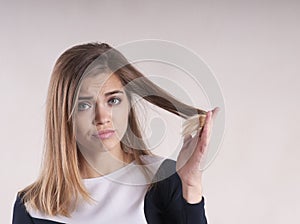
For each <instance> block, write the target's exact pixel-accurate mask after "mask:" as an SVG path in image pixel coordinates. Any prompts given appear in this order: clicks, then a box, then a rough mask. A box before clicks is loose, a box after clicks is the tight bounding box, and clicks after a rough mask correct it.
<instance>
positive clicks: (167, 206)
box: [144, 159, 207, 224]
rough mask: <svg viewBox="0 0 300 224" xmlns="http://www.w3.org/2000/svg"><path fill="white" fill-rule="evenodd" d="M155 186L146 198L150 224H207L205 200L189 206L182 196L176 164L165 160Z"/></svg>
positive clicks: (145, 207) (146, 214) (146, 212)
mask: <svg viewBox="0 0 300 224" xmlns="http://www.w3.org/2000/svg"><path fill="white" fill-rule="evenodd" d="M155 178H156V179H155V180H154V182H155V183H154V184H153V186H152V188H151V189H150V190H149V191H148V192H147V194H146V196H145V204H144V210H145V216H146V220H147V222H148V223H149V224H169V223H170V224H171V223H172V224H207V220H206V215H205V209H204V205H205V202H204V198H202V200H201V201H200V202H199V203H197V204H189V203H188V202H186V200H185V199H184V198H183V196H182V186H181V180H180V177H179V176H178V174H177V172H176V162H175V161H173V160H169V159H167V160H165V161H164V162H163V163H162V165H161V166H160V168H159V170H158V172H157V173H156V176H155Z"/></svg>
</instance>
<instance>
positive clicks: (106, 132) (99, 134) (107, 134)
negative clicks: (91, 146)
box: [93, 129, 115, 140]
mask: <svg viewBox="0 0 300 224" xmlns="http://www.w3.org/2000/svg"><path fill="white" fill-rule="evenodd" d="M114 134H115V130H111V129H107V130H101V131H98V132H97V133H95V134H93V136H95V137H98V138H100V139H101V140H103V139H108V138H110V137H111V136H112V135H114Z"/></svg>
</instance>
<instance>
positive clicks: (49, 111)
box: [19, 43, 206, 217]
mask: <svg viewBox="0 0 300 224" xmlns="http://www.w3.org/2000/svg"><path fill="white" fill-rule="evenodd" d="M100 56H102V58H101V66H100V67H101V69H103V72H111V71H113V72H114V74H116V75H117V76H118V77H119V79H120V80H121V82H122V84H123V86H126V87H127V88H126V92H127V94H128V97H129V99H130V97H131V94H132V93H134V94H137V95H140V96H142V97H143V98H144V99H145V100H147V101H148V102H150V103H152V104H154V105H156V106H158V107H161V108H163V109H165V110H167V111H169V112H171V113H173V114H176V115H178V116H180V117H182V118H188V117H190V116H193V115H195V114H206V112H205V111H203V110H200V109H197V108H194V107H192V106H189V105H186V104H184V103H182V102H180V101H178V100H176V99H175V98H174V97H173V96H171V95H170V94H168V93H167V92H166V91H164V90H163V89H161V88H160V87H158V86H157V85H155V84H154V83H152V82H151V81H150V80H149V79H147V78H145V76H144V75H143V74H142V73H140V72H139V71H138V70H137V69H135V68H134V67H133V66H132V65H131V64H130V63H129V62H128V61H127V59H126V58H125V57H124V56H123V55H122V54H121V53H120V52H119V51H117V50H116V49H114V48H112V47H110V46H109V45H108V44H105V43H88V44H82V45H78V46H74V47H72V48H70V49H68V50H67V51H65V52H64V53H63V54H62V55H61V56H60V57H59V58H58V60H57V61H56V64H55V66H54V69H53V72H52V76H51V80H50V83H49V89H48V96H47V107H46V125H45V146H44V156H43V163H42V168H41V172H40V175H39V177H38V179H37V180H36V181H35V182H34V183H33V184H31V185H29V186H28V187H26V188H25V189H23V190H22V191H20V192H19V194H20V196H21V197H22V199H23V202H24V203H28V204H29V205H30V206H31V207H32V208H34V209H37V210H39V211H41V212H43V213H45V214H48V215H62V216H67V217H68V216H70V214H71V212H72V211H73V210H74V209H75V208H76V205H77V203H78V201H79V200H81V199H84V200H90V199H91V198H90V195H89V193H88V192H87V190H86V189H85V187H84V185H83V183H82V177H81V170H82V169H83V168H84V166H85V163H86V161H85V159H84V158H83V156H82V155H81V153H80V150H79V149H78V147H77V144H76V139H75V124H74V119H73V118H74V116H73V115H74V107H75V105H76V100H77V99H76V97H74V96H76V95H77V92H78V87H79V86H80V83H81V81H82V79H83V77H84V75H85V74H86V71H87V69H88V68H89V66H90V65H91V64H92V63H93V62H95V60H97V59H99V57H100ZM103 56H105V57H103ZM120 65H121V66H120ZM139 78H141V79H139ZM132 81H134V82H132ZM128 119H129V120H128V128H129V129H130V132H129V131H128V132H126V133H125V136H124V137H123V140H122V141H121V147H122V149H123V150H124V151H128V150H130V151H131V152H132V156H133V159H134V160H136V161H137V163H138V164H142V161H141V159H140V156H141V155H147V154H151V153H150V151H149V150H147V148H146V145H145V143H144V142H143V140H142V134H141V131H140V128H139V125H138V123H137V119H136V115H135V111H134V110H133V108H131V111H130V113H129V118H128ZM130 133H133V134H134V135H135V136H136V137H138V138H135V139H138V141H133V140H132V139H133V138H132V136H130ZM130 141H133V142H130ZM140 149H143V150H140Z"/></svg>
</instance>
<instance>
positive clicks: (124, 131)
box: [13, 43, 215, 224]
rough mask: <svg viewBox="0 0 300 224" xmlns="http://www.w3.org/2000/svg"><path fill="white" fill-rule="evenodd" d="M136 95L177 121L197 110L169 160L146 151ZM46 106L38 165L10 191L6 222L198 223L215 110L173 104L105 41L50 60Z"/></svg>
mask: <svg viewBox="0 0 300 224" xmlns="http://www.w3.org/2000/svg"><path fill="white" fill-rule="evenodd" d="M137 97H140V98H143V99H144V100H146V101H148V102H150V103H151V104H154V105H156V106H158V107H160V108H162V109H165V110H167V111H169V112H171V113H173V114H175V115H177V116H180V117H182V118H184V119H187V118H189V117H191V116H193V115H195V114H202V115H205V116H206V119H205V125H204V126H203V127H202V129H201V131H198V132H197V135H196V136H195V137H193V138H192V137H191V136H190V135H189V136H185V140H184V144H183V146H182V149H181V152H180V154H179V156H178V159H177V162H175V161H172V160H169V159H163V158H160V157H158V156H155V155H153V154H152V153H151V152H150V151H149V150H148V149H147V147H146V144H145V142H144V140H143V133H142V132H141V130H140V127H139V124H138V119H137V113H136V111H135V107H134V104H135V102H136V99H137ZM46 112H47V113H46V129H45V152H44V158H43V166H42V170H41V173H40V176H39V178H38V179H37V180H36V181H35V182H34V183H33V184H31V185H29V186H28V187H26V188H25V189H23V190H22V191H20V192H19V193H18V196H17V199H16V202H15V205H14V213H13V224H24V223H26V224H27V223H34V224H37V223H38V224H44V223H49V224H50V223H89V224H93V223H128V224H129V223H130V224H133V223H137V224H143V223H153V224H159V223H164V224H166V223H167V224H168V223H172V224H176V223H180V224H181V223H182V224H185V223H186V224H187V223H190V224H194V223H199V224H204V223H207V221H206V217H205V210H204V198H203V196H202V186H201V171H200V170H199V163H200V160H201V156H202V154H203V152H204V151H205V149H206V147H207V144H208V141H209V134H210V129H211V126H212V117H213V116H214V115H215V110H213V111H209V112H205V111H203V110H200V109H197V108H194V107H191V106H188V105H186V104H184V103H182V102H179V101H178V100H176V99H175V98H174V97H172V96H171V95H170V94H168V93H167V92H165V91H164V90H163V89H161V88H159V87H158V86H157V85H155V84H154V83H152V82H151V81H150V80H149V79H147V78H146V77H145V76H143V75H142V74H141V73H140V72H139V71H138V70H136V69H135V68H134V67H133V66H132V65H131V64H130V63H129V62H128V61H127V60H126V58H125V57H124V56H123V55H122V54H121V53H120V52H118V51H117V50H115V49H114V48H112V47H110V46H109V45H108V44H105V43H89V44H83V45H78V46H74V47H72V48H70V49H68V50H67V51H65V52H64V53H63V54H62V55H61V56H60V57H59V59H58V60H57V62H56V64H55V66H54V69H53V73H52V77H51V80H50V84H49V90H48V98H47V109H46Z"/></svg>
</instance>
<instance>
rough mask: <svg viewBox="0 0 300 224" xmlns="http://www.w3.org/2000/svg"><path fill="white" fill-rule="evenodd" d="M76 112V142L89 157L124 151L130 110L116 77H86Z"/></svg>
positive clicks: (102, 75) (121, 86)
mask: <svg viewBox="0 0 300 224" xmlns="http://www.w3.org/2000/svg"><path fill="white" fill-rule="evenodd" d="M76 110H77V111H76V115H75V125H76V140H77V144H78V146H79V148H80V149H81V150H85V151H86V152H88V154H89V155H90V156H93V155H94V156H96V154H95V153H97V152H104V151H116V150H121V144H120V140H121V139H122V137H123V135H124V133H125V131H126V129H127V125H128V115H129V110H130V106H129V102H128V98H127V96H126V93H125V91H124V88H123V85H122V83H121V81H120V80H119V78H118V76H117V75H115V74H112V75H104V74H99V75H94V76H88V77H86V78H85V79H84V80H83V81H82V86H81V88H80V91H79V96H78V104H77V108H76ZM84 154H86V153H84Z"/></svg>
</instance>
